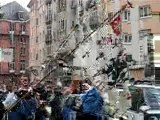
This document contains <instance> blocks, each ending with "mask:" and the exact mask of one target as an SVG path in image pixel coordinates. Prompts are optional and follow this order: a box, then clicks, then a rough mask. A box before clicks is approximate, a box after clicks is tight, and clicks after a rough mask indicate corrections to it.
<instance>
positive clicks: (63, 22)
mask: <svg viewBox="0 0 160 120" xmlns="http://www.w3.org/2000/svg"><path fill="white" fill-rule="evenodd" d="M59 30H60V31H63V30H65V20H64V19H62V20H61V21H59Z"/></svg>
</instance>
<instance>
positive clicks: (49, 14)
mask: <svg viewBox="0 0 160 120" xmlns="http://www.w3.org/2000/svg"><path fill="white" fill-rule="evenodd" d="M47 20H49V21H50V20H52V10H51V4H47Z"/></svg>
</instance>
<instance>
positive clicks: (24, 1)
mask: <svg viewBox="0 0 160 120" xmlns="http://www.w3.org/2000/svg"><path fill="white" fill-rule="evenodd" d="M13 1H17V2H18V3H19V4H20V5H22V6H23V7H24V8H26V9H27V10H29V8H27V5H28V3H29V1H30V0H0V5H5V4H7V3H9V2H13Z"/></svg>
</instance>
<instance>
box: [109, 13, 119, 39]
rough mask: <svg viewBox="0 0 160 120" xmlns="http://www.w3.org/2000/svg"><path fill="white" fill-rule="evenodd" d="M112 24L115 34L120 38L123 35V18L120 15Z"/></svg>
mask: <svg viewBox="0 0 160 120" xmlns="http://www.w3.org/2000/svg"><path fill="white" fill-rule="evenodd" d="M110 24H111V26H112V29H113V32H114V33H115V34H116V35H117V36H119V35H120V33H121V17H120V15H118V16H116V17H115V18H114V19H113V21H112V22H111V23H110Z"/></svg>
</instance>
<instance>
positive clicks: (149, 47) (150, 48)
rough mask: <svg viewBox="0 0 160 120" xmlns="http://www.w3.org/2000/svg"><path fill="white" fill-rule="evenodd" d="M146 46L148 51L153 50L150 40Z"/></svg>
mask: <svg viewBox="0 0 160 120" xmlns="http://www.w3.org/2000/svg"><path fill="white" fill-rule="evenodd" d="M147 46H148V53H151V52H154V49H153V43H152V42H148V44H147Z"/></svg>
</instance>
